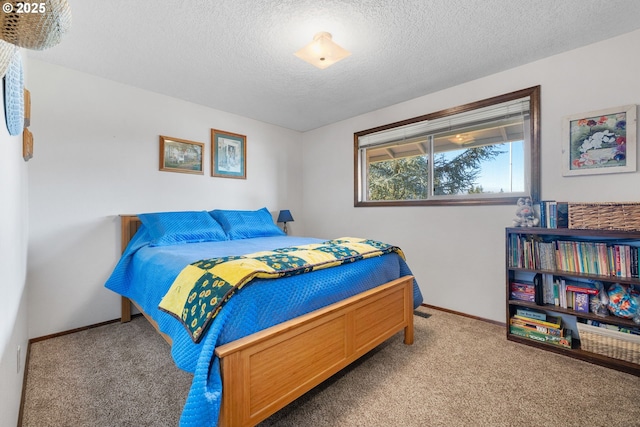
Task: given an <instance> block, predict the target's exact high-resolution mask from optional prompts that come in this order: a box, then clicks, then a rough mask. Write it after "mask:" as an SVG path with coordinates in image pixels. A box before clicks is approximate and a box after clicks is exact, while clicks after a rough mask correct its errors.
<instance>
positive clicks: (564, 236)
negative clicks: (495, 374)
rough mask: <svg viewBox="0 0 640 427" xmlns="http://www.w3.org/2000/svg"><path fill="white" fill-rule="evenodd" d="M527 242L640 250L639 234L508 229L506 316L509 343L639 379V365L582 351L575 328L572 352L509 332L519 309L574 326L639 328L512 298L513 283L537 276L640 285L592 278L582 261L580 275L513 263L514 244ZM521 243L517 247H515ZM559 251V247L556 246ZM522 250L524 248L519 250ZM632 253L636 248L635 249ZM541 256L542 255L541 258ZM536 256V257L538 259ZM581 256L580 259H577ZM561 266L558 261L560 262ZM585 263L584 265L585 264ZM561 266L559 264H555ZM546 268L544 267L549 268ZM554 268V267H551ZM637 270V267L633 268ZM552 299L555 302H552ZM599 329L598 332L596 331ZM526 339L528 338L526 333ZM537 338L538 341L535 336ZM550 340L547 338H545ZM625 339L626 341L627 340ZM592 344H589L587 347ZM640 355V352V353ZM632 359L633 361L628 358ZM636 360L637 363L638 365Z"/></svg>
mask: <svg viewBox="0 0 640 427" xmlns="http://www.w3.org/2000/svg"><path fill="white" fill-rule="evenodd" d="M515 237H518V238H519V239H525V240H527V241H539V242H545V243H548V242H557V241H561V242H569V244H573V243H578V242H579V243H585V242H586V243H587V244H588V243H606V244H607V245H610V246H611V245H626V246H632V247H634V248H635V247H640V231H615V230H574V229H552V228H507V229H506V258H507V259H506V315H507V322H506V323H507V328H506V334H507V339H508V340H510V341H514V342H518V343H521V344H525V345H529V346H532V347H536V348H540V349H544V350H547V351H552V352H554V353H558V354H562V355H565V356H568V357H572V358H575V359H579V360H583V361H586V362H590V363H594V364H597V365H601V366H605V367H608V368H611V369H616V370H619V371H622V372H626V373H629V374H632V375H636V376H640V364H638V363H633V362H631V361H628V360H623V359H619V358H614V357H609V356H607V355H605V354H607V352H603V353H604V354H599V353H595V352H590V351H585V350H582V349H581V343H580V337H579V334H578V331H577V330H573V328H572V332H573V333H572V341H573V342H572V348H568V347H563V346H560V345H555V344H550V343H547V342H542V341H538V340H535V339H532V338H528V337H524V336H520V335H516V334H514V333H511V328H510V319H511V318H512V317H513V316H514V315H515V314H516V310H517V309H518V308H523V309H534V310H537V311H543V312H545V313H548V315H553V316H558V315H562V316H563V317H568V318H569V319H573V320H575V322H580V323H582V322H584V321H588V320H593V321H597V322H601V323H607V324H610V325H615V326H619V327H624V328H634V327H635V328H637V327H638V325H636V324H635V323H634V322H633V320H631V319H625V318H621V317H617V316H614V315H611V314H610V315H608V316H606V317H603V316H598V315H596V314H595V313H591V312H589V313H585V312H578V311H575V310H573V309H572V308H570V307H569V308H563V307H560V306H558V305H555V304H548V303H547V304H542V305H539V304H536V303H534V302H529V301H521V300H517V299H511V298H510V295H511V293H510V291H511V283H512V282H514V281H516V282H520V281H527V279H528V278H531V277H533V276H534V275H536V274H537V273H540V274H543V275H550V276H553V278H554V279H556V278H566V279H567V280H569V279H571V280H576V281H599V282H602V283H604V285H605V287H607V286H610V285H611V284H613V283H620V284H623V285H640V278H638V277H620V276H612V275H602V274H592V273H585V272H582V271H583V270H585V269H587V267H586V265H587V263H586V261H584V260H585V259H584V258H582V260H581V262H580V267H578V262H577V261H576V263H575V264H576V266H575V267H576V269H577V271H565V270H564V269H557V268H548V267H547V268H544V269H543V268H538V267H539V266H540V265H542V263H541V262H539V263H537V262H533V265H529V264H527V263H526V262H524V263H523V262H516V261H515V260H514V257H515V254H516V253H517V254H518V255H519V256H520V255H521V252H522V251H521V252H520V253H518V252H517V251H515V252H514V249H516V248H514V247H512V246H513V245H515V244H520V243H519V242H520V240H518V239H516V238H515ZM515 242H518V243H515ZM557 247H558V248H559V247H560V244H558V245H557ZM517 249H522V248H517ZM632 249H633V248H632ZM538 255H539V254H538ZM536 256H537V255H536ZM578 256H579V255H578ZM558 262H559V261H558ZM583 262H584V264H583ZM599 262H602V263H604V262H605V261H604V260H600V261H599ZM597 263H598V262H597V261H596V262H591V264H590V268H591V270H592V271H593V267H594V265H595V264H597ZM518 264H525V265H527V267H526V268H524V267H522V266H516V265H518ZM556 265H559V264H556ZM546 266H547V265H545V267H546ZM552 267H553V265H552ZM597 268H599V270H597V271H606V270H603V268H604V267H601V266H597ZM634 269H635V270H637V266H636V267H634ZM632 276H637V273H636V272H634V273H633V274H632ZM552 299H553V298H552ZM596 329H597V328H596ZM514 332H518V333H520V332H521V330H514ZM525 335H527V336H528V335H529V333H526V334H525ZM534 338H537V337H535V336H534ZM546 338H548V336H546ZM585 339H586V338H585ZM625 339H626V338H625ZM588 342H589V341H587V343H588ZM638 346H639V348H640V344H638ZM639 351H640V350H639ZM629 359H631V358H629ZM636 361H637V360H634V362H636Z"/></svg>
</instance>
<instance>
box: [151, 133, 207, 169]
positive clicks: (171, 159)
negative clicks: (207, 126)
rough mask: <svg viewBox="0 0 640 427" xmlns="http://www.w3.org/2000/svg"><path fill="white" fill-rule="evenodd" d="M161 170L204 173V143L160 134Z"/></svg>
mask: <svg viewBox="0 0 640 427" xmlns="http://www.w3.org/2000/svg"><path fill="white" fill-rule="evenodd" d="M160 170H161V171H166V172H181V173H192V174H198V175H204V143H202V142H194V141H187V140H186V139H179V138H172V137H169V136H162V135H160Z"/></svg>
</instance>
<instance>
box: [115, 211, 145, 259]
mask: <svg viewBox="0 0 640 427" xmlns="http://www.w3.org/2000/svg"><path fill="white" fill-rule="evenodd" d="M141 224H142V223H141V222H140V219H139V218H138V216H137V215H120V228H121V231H122V252H124V250H125V249H126V248H127V245H128V244H129V241H130V240H131V238H132V237H133V235H134V234H136V231H138V228H140V225H141Z"/></svg>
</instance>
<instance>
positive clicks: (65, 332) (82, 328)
mask: <svg viewBox="0 0 640 427" xmlns="http://www.w3.org/2000/svg"><path fill="white" fill-rule="evenodd" d="M136 316H142V314H132V315H131V317H132V318H133V317H136ZM119 321H120V319H119V318H118V319H113V320H106V321H104V322H100V323H94V324H93V325H87V326H82V327H80V328H75V329H70V330H68V331H62V332H56V333H55V334H51V335H44V336H42V337H37V338H31V339H30V340H29V343H34V342H38V341H44V340H49V339H51V338H57V337H61V336H64V335H69V334H75V333H76V332H82V331H86V330H87V329H93V328H99V327H100V326H105V325H110V324H112V323H118V322H119Z"/></svg>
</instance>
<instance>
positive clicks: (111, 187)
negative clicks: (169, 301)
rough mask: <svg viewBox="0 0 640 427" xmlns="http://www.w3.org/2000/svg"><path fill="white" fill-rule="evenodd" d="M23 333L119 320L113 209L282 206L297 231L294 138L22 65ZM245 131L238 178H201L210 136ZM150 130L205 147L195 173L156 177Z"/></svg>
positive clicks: (57, 70)
mask: <svg viewBox="0 0 640 427" xmlns="http://www.w3.org/2000/svg"><path fill="white" fill-rule="evenodd" d="M29 73H30V81H31V94H32V95H31V96H32V126H31V130H32V132H33V134H34V145H35V148H34V158H33V159H32V160H31V161H30V162H29V166H30V171H29V202H30V215H29V221H30V223H29V224H30V236H29V267H28V274H27V281H28V283H29V336H30V337H38V336H43V335H47V334H51V333H55V332H60V331H65V330H69V329H72V328H76V327H81V326H85V325H89V324H94V323H97V322H101V321H104V320H109V319H114V318H118V317H119V316H120V306H119V297H117V296H116V295H115V294H114V293H112V292H111V291H109V290H107V289H105V288H104V286H103V285H104V282H105V281H106V279H107V278H108V276H109V274H110V273H111V271H112V269H113V267H114V266H115V264H116V262H117V260H118V257H119V247H120V229H119V219H118V217H117V215H118V214H123V213H124V214H129V213H141V212H151V211H173V210H201V209H207V210H209V209H214V208H231V209H258V208H261V207H263V206H266V207H267V208H268V209H269V210H271V211H272V213H274V214H277V211H278V210H279V209H291V211H292V213H293V215H294V218H296V221H295V222H294V223H292V224H290V225H291V226H292V227H291V228H292V229H293V231H294V232H295V233H296V234H300V233H302V232H303V231H304V221H303V218H302V215H301V211H302V183H301V181H300V176H301V175H302V168H301V160H302V147H301V143H300V142H301V134H300V133H298V132H294V131H290V130H286V129H283V128H280V127H277V126H272V125H268V124H265V123H262V122H257V121H255V120H250V119H247V118H244V117H240V116H237V115H232V114H228V113H224V112H221V111H217V110H212V109H210V108H206V107H203V106H199V105H195V104H192V103H188V102H184V101H180V100H177V99H174V98H170V97H166V96H163V95H158V94H155V93H151V92H147V91H143V90H140V89H136V88H133V87H130V86H125V85H122V84H119V83H115V82H113V81H109V80H105V79H101V78H97V77H94V76H91V75H88V74H83V73H79V72H76V71H72V70H70V69H66V68H62V67H59V66H55V65H51V64H48V63H44V62H41V61H37V60H30V61H29ZM211 128H217V129H223V130H226V131H229V132H234V133H240V134H244V135H246V136H247V179H246V180H238V179H228V178H213V177H211V176H210V161H209V159H210V157H209V156H210V152H211V150H210V149H211V147H210V129H211ZM159 135H166V136H171V137H175V138H181V139H187V140H192V141H198V142H204V143H205V144H206V146H205V147H206V149H205V174H204V176H202V175H191V174H182V173H173V172H161V171H159V170H158V163H159V160H158V157H159V141H158V138H159Z"/></svg>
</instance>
